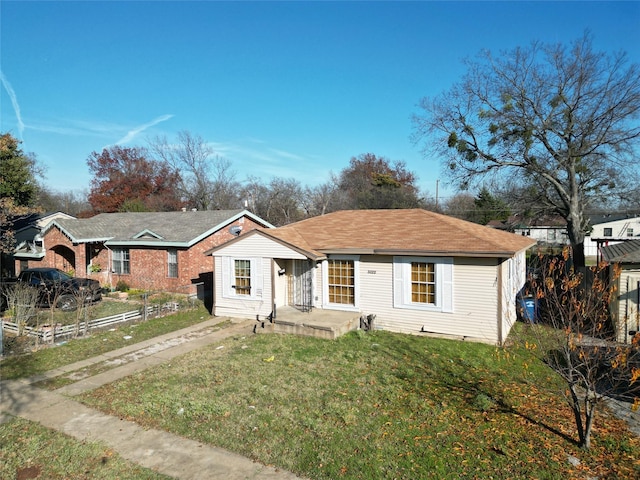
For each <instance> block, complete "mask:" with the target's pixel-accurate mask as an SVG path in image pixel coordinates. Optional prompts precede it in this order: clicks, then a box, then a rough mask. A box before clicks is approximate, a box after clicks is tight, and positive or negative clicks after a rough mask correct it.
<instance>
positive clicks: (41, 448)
mask: <svg viewBox="0 0 640 480" xmlns="http://www.w3.org/2000/svg"><path fill="white" fill-rule="evenodd" d="M0 478H2V479H7V480H9V479H27V478H38V479H47V480H55V479H60V480H74V479H78V480H80V479H82V480H90V479H103V480H110V479H113V480H116V479H136V480H146V479H148V480H162V479H165V480H168V479H169V478H170V477H167V476H165V475H160V474H157V473H155V472H153V471H151V470H149V469H146V468H142V467H140V466H138V465H136V464H133V463H131V462H128V461H126V460H123V459H122V458H120V457H119V456H118V455H117V454H116V453H115V452H114V451H113V450H111V449H110V448H108V447H106V446H103V445H100V444H98V443H91V442H80V441H78V440H75V439H73V438H71V437H68V436H67V435H64V434H62V433H59V432H56V431H54V430H50V429H47V428H44V427H42V426H40V425H38V424H36V423H32V422H28V421H26V420H23V419H20V418H16V419H14V420H11V421H9V422H7V423H4V424H0Z"/></svg>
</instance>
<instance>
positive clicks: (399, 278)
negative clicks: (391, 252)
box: [393, 257, 405, 308]
mask: <svg viewBox="0 0 640 480" xmlns="http://www.w3.org/2000/svg"><path fill="white" fill-rule="evenodd" d="M404 270H405V263H404V262H403V261H402V258H400V257H393V306H394V308H402V306H403V305H404V291H403V290H404Z"/></svg>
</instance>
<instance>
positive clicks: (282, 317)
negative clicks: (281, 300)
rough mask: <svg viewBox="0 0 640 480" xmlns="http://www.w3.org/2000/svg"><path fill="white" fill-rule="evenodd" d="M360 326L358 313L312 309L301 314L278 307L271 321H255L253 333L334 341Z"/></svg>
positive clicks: (287, 308) (292, 309)
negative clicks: (302, 336)
mask: <svg viewBox="0 0 640 480" xmlns="http://www.w3.org/2000/svg"><path fill="white" fill-rule="evenodd" d="M359 326H360V314H359V313H358V312H343V311H339V310H325V309H322V308H314V309H313V310H311V311H310V312H302V311H300V310H298V309H296V308H293V307H288V306H287V307H279V308H278V309H277V311H276V315H275V316H274V318H272V319H263V320H257V323H256V326H255V327H254V332H255V333H293V334H295V335H305V336H310V337H317V338H325V339H329V340H334V339H336V338H338V337H339V336H341V335H344V334H345V333H347V332H350V331H352V330H357V329H358V327H359Z"/></svg>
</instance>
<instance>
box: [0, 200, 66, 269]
mask: <svg viewBox="0 0 640 480" xmlns="http://www.w3.org/2000/svg"><path fill="white" fill-rule="evenodd" d="M73 218H75V217H73V216H72V215H68V214H66V213H64V212H52V213H51V212H50V213H31V214H29V215H25V216H23V217H19V218H17V219H16V220H15V221H14V222H13V225H12V228H13V231H14V236H15V244H16V247H15V250H14V252H13V255H12V257H13V258H10V259H8V261H7V262H5V261H3V263H2V266H3V267H5V268H6V269H7V272H3V275H2V276H3V277H6V276H15V275H16V268H15V267H16V261H17V262H18V263H21V264H22V265H27V262H28V261H29V260H37V259H40V258H42V254H43V250H42V238H41V232H42V229H43V228H44V227H45V226H46V225H47V224H48V223H49V222H51V221H53V220H58V219H73ZM24 268H26V267H24ZM18 271H20V269H18ZM5 273H6V274H5Z"/></svg>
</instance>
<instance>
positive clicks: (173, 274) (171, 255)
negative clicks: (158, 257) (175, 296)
mask: <svg viewBox="0 0 640 480" xmlns="http://www.w3.org/2000/svg"><path fill="white" fill-rule="evenodd" d="M167 276H168V277H169V278H178V250H176V249H175V248H172V249H169V250H167Z"/></svg>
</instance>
